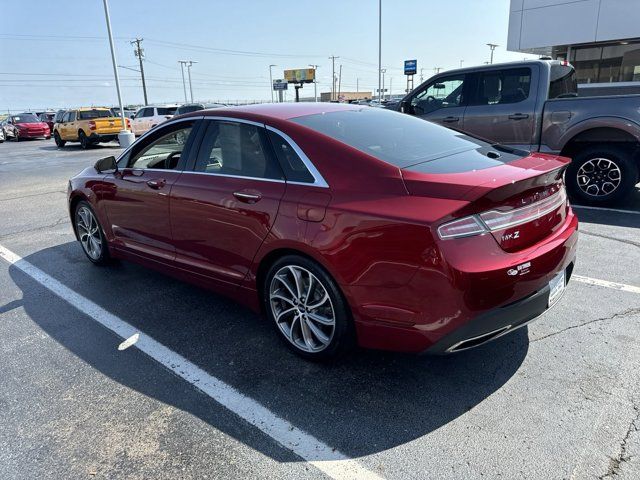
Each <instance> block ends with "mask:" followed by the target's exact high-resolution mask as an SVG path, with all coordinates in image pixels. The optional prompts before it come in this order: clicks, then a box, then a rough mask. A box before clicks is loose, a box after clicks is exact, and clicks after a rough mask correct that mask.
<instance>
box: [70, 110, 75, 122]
mask: <svg viewBox="0 0 640 480" xmlns="http://www.w3.org/2000/svg"><path fill="white" fill-rule="evenodd" d="M69 121H70V122H75V121H76V112H75V111H71V112H69Z"/></svg>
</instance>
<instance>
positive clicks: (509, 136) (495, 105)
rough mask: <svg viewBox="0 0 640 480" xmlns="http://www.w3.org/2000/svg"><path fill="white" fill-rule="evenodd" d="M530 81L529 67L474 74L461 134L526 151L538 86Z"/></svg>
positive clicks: (529, 146)
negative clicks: (468, 134) (466, 133)
mask: <svg viewBox="0 0 640 480" xmlns="http://www.w3.org/2000/svg"><path fill="white" fill-rule="evenodd" d="M536 77H537V76H536ZM533 80H534V76H533V75H532V70H531V67H519V68H503V69H496V70H487V71H481V72H478V73H476V74H474V79H473V81H472V82H471V83H472V84H473V87H472V92H471V93H470V95H469V102H468V105H467V109H466V111H465V114H464V131H465V132H468V133H470V134H472V135H476V136H478V137H481V138H486V139H488V140H490V141H492V142H496V143H502V144H504V145H510V146H513V147H516V148H522V149H525V150H529V149H530V148H531V143H532V139H533V133H534V126H535V111H536V92H537V87H538V86H537V84H534V81H533Z"/></svg>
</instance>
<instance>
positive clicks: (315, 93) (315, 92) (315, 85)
mask: <svg viewBox="0 0 640 480" xmlns="http://www.w3.org/2000/svg"><path fill="white" fill-rule="evenodd" d="M309 66H310V67H313V97H314V99H315V101H316V102H317V101H318V76H317V75H316V72H317V71H318V65H311V64H309Z"/></svg>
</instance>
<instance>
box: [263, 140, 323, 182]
mask: <svg viewBox="0 0 640 480" xmlns="http://www.w3.org/2000/svg"><path fill="white" fill-rule="evenodd" d="M268 135H269V140H270V141H271V146H272V147H273V150H274V152H275V154H276V157H277V158H278V162H279V163H280V166H281V167H282V170H284V175H285V177H286V178H287V181H289V182H304V183H313V182H314V180H315V179H314V178H313V175H311V172H309V170H307V167H306V165H305V164H304V162H303V161H302V159H301V158H300V156H299V155H298V154H297V153H296V151H295V150H294V149H293V147H292V146H291V145H290V144H289V142H287V141H286V140H285V139H284V138H282V137H281V136H280V135H278V134H277V133H275V132H272V131H271V130H268Z"/></svg>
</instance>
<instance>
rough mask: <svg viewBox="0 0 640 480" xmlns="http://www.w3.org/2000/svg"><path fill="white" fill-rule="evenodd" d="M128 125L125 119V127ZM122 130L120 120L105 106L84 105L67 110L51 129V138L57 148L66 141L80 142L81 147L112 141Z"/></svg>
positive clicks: (62, 145)
mask: <svg viewBox="0 0 640 480" xmlns="http://www.w3.org/2000/svg"><path fill="white" fill-rule="evenodd" d="M129 127H130V124H129V120H128V119H127V128H129ZM121 130H122V120H121V119H120V118H119V117H114V116H113V113H112V112H111V110H110V109H109V108H106V107H84V108H78V109H74V110H67V111H66V112H65V113H64V114H63V115H62V119H61V121H60V122H59V123H56V124H55V126H54V129H53V138H54V139H55V142H56V145H57V146H58V148H62V147H64V146H65V144H66V143H67V142H80V146H81V147H82V148H83V149H86V148H88V147H89V146H91V145H93V144H96V143H101V142H112V141H114V140H116V139H117V138H118V133H119V132H120V131H121Z"/></svg>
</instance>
